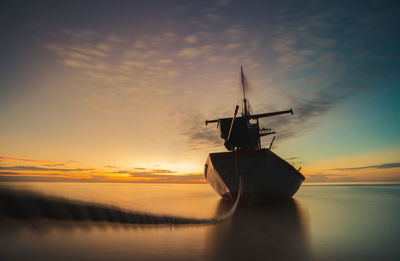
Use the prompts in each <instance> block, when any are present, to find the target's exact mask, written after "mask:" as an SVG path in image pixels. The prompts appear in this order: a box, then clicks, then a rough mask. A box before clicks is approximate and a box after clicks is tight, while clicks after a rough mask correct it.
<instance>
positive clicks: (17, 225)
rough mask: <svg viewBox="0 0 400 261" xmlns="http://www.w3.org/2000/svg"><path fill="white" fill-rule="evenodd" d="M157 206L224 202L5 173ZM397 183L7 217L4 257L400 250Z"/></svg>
mask: <svg viewBox="0 0 400 261" xmlns="http://www.w3.org/2000/svg"><path fill="white" fill-rule="evenodd" d="M2 187H6V188H9V189H10V188H12V189H13V190H21V191H25V190H30V191H35V192H37V193H40V194H41V195H43V196H45V197H50V196H51V197H54V196H56V197H62V198H67V199H73V200H81V201H85V202H92V203H99V204H103V205H110V206H113V207H118V208H121V209H124V210H127V211H141V212H146V213H151V214H154V215H165V214H167V215H174V216H183V217H196V218H211V217H215V216H219V215H222V214H224V213H226V212H227V211H229V209H230V208H231V207H232V204H231V203H229V202H226V201H224V200H221V199H220V197H219V196H218V195H216V194H215V192H214V191H213V190H212V189H211V188H210V187H209V185H207V184H201V185H186V184H185V185H182V184H180V185H177V184H121V183H112V184H105V183H36V182H31V183H28V182H27V183H23V182H18V183H3V184H2ZM399 206H400V186H399V185H361V186H349V185H341V186H340V185H335V186H303V187H302V188H301V189H300V190H299V192H298V193H297V194H296V195H295V197H294V199H293V200H290V201H287V202H280V203H268V204H265V205H258V206H253V207H240V208H238V209H237V211H236V212H235V214H234V215H233V217H232V218H230V219H228V220H226V221H225V222H222V223H218V224H207V225H143V224H140V225H137V224H135V225H132V224H115V223H112V224H111V223H107V222H75V221H73V222H72V221H71V222H65V221H52V220H41V219H39V220H33V221H32V220H28V221H26V220H25V221H23V222H22V221H18V220H17V221H16V220H10V219H6V220H3V221H2V222H1V223H2V225H1V226H0V228H1V231H0V232H1V236H0V253H1V256H2V259H3V258H4V260H24V259H32V258H34V259H36V260H72V259H75V260H104V259H112V260H266V259H271V260H293V259H297V260H399V259H400V249H399V248H398V242H400V222H399V220H400V209H399Z"/></svg>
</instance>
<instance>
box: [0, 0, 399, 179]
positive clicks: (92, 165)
mask: <svg viewBox="0 0 400 261" xmlns="http://www.w3.org/2000/svg"><path fill="white" fill-rule="evenodd" d="M399 11H400V4H399V2H398V1H301V2H299V1H235V0H232V1H229V0H216V1H1V2H0V30H1V34H2V36H3V37H2V40H1V43H0V59H1V62H0V181H83V182H85V181H87V182H97V181H98V182H182V183H203V182H204V178H203V168H204V167H203V166H204V163H205V161H206V158H207V155H208V153H210V152H219V151H225V148H224V146H223V140H222V139H220V138H219V136H218V132H217V129H216V126H215V125H208V126H205V124H204V121H205V120H206V119H209V120H210V119H217V118H220V117H231V115H232V114H233V111H234V108H235V105H236V104H238V103H240V99H241V98H242V93H241V91H242V90H241V86H240V66H241V65H243V68H244V71H245V73H246V76H247V79H248V81H249V90H248V91H247V93H246V96H247V98H248V100H249V101H250V104H251V106H252V111H253V113H264V112H270V111H275V110H287V109H289V108H292V109H293V111H294V115H293V116H291V115H281V116H276V117H271V118H266V119H263V120H261V125H262V126H263V127H266V128H272V129H273V130H274V131H276V132H277V134H276V140H275V142H274V144H273V147H272V150H273V151H274V152H275V153H277V154H278V155H280V156H281V157H282V158H284V159H286V160H287V161H288V162H290V163H291V164H293V165H294V166H295V167H296V168H299V167H301V168H302V169H301V171H302V173H303V174H304V175H305V176H306V178H307V180H306V181H307V182H393V181H394V182H399V181H400V172H399V171H400V156H399V155H400V135H399V133H400V132H399V130H400V120H399V119H400V117H399V116H398V115H399V112H400V103H399V102H398V100H399V99H400V88H399V87H400V86H399V84H400V48H399V46H400V29H399V28H400V16H399V15H398V13H399ZM271 138H272V137H271V136H267V137H264V138H263V139H262V143H263V145H264V146H266V147H268V146H269V143H270V141H271Z"/></svg>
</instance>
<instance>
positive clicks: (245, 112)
mask: <svg viewBox="0 0 400 261" xmlns="http://www.w3.org/2000/svg"><path fill="white" fill-rule="evenodd" d="M240 75H241V77H242V89H243V107H244V110H243V112H244V115H243V116H244V117H247V116H249V112H248V111H247V100H246V92H245V88H244V75H243V66H240Z"/></svg>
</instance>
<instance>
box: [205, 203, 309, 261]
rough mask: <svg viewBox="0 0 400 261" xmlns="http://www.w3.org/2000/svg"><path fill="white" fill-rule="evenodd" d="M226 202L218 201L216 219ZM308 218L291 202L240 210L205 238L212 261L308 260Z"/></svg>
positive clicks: (305, 212)
mask: <svg viewBox="0 0 400 261" xmlns="http://www.w3.org/2000/svg"><path fill="white" fill-rule="evenodd" d="M231 204H232V203H230V202H227V201H225V200H221V201H220V202H219V204H218V207H217V210H216V215H220V214H221V213H225V212H226V211H228V210H229V209H230V207H231ZM308 223H309V218H308V215H307V211H306V210H305V209H304V208H302V206H301V205H300V203H298V202H297V201H296V200H294V199H291V200H288V201H281V202H268V203H266V204H263V205H258V206H252V207H241V208H238V209H237V210H236V213H235V214H234V216H233V217H232V218H231V219H230V220H228V221H226V222H224V223H222V224H219V225H217V226H212V227H211V228H210V231H209V233H208V235H207V240H208V244H209V249H210V250H211V251H212V254H211V255H212V256H213V259H214V260H266V259H271V260H294V259H296V260H310V259H311V255H310V249H309V238H308V230H309V229H308V228H309V226H308Z"/></svg>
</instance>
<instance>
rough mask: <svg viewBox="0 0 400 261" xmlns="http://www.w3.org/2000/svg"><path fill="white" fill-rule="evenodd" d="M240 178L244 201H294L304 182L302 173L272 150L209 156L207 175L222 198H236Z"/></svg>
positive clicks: (206, 165) (205, 174)
mask: <svg viewBox="0 0 400 261" xmlns="http://www.w3.org/2000/svg"><path fill="white" fill-rule="evenodd" d="M239 175H241V176H242V182H243V184H242V186H243V187H242V198H243V199H245V200H254V199H271V198H280V199H284V198H291V197H292V196H293V195H294V194H295V193H296V192H297V190H298V189H299V188H300V186H301V184H302V182H303V181H304V180H305V178H304V176H303V175H302V174H301V173H300V172H299V171H297V170H296V169H295V168H294V167H293V166H292V165H290V164H289V163H288V162H286V161H285V160H283V159H282V158H280V157H279V156H278V155H276V154H275V153H273V152H271V151H270V150H269V149H260V150H251V151H233V152H219V153H210V154H209V155H208V158H207V162H206V164H205V168H204V176H205V178H206V180H207V182H208V183H209V184H210V185H211V187H213V189H214V190H215V191H216V192H217V193H218V194H219V195H221V196H222V197H223V198H225V199H234V198H236V196H237V194H238V191H239Z"/></svg>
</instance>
